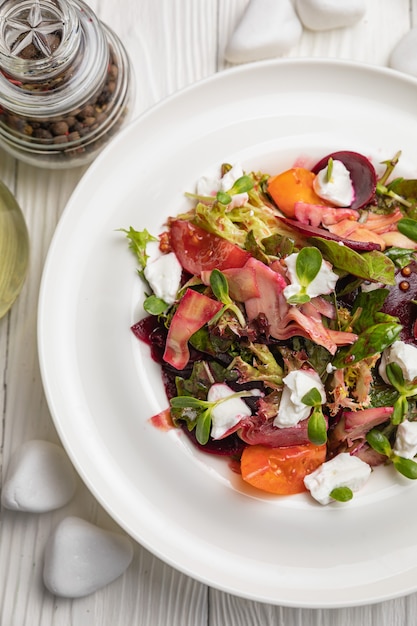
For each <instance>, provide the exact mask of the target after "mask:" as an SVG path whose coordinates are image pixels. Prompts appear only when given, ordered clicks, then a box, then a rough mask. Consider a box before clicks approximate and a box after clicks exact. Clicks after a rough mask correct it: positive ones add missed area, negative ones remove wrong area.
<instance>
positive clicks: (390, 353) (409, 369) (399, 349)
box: [378, 341, 417, 385]
mask: <svg viewBox="0 0 417 626" xmlns="http://www.w3.org/2000/svg"><path fill="white" fill-rule="evenodd" d="M388 363H397V364H398V365H399V366H400V368H401V371H402V373H403V376H404V379H405V380H408V381H412V380H414V378H416V377H417V347H416V346H413V345H412V344H410V343H405V342H404V341H394V343H393V344H392V346H390V347H389V348H386V350H384V352H383V353H382V357H381V362H380V365H379V369H378V371H379V375H380V376H381V378H382V380H384V381H385V382H386V383H387V384H388V385H389V384H390V382H389V379H388V376H387V373H386V368H387V365H388Z"/></svg>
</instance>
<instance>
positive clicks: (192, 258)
mask: <svg viewBox="0 0 417 626" xmlns="http://www.w3.org/2000/svg"><path fill="white" fill-rule="evenodd" d="M170 240H171V247H172V249H173V251H174V252H175V254H176V255H177V258H178V260H179V262H180V263H181V265H182V267H183V268H184V269H185V270H186V271H187V272H189V273H190V274H196V275H197V276H199V275H200V274H201V272H202V271H203V270H213V269H214V268H217V269H219V270H224V269H228V268H231V267H243V266H244V265H245V263H246V261H247V260H248V259H249V258H250V253H249V252H246V250H242V248H240V247H239V246H237V245H235V244H234V243H231V242H230V241H227V240H226V239H223V238H222V237H219V236H218V235H214V234H213V233H209V232H208V231H206V230H204V229H202V228H200V227H199V226H195V225H194V224H192V223H191V222H188V221H187V220H173V221H172V222H171V223H170Z"/></svg>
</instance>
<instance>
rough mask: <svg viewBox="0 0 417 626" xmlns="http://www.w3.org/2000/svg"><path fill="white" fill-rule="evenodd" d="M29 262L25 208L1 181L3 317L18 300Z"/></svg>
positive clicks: (0, 301) (0, 312) (0, 308)
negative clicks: (23, 212)
mask: <svg viewBox="0 0 417 626" xmlns="http://www.w3.org/2000/svg"><path fill="white" fill-rule="evenodd" d="M28 262H29V236H28V231H27V227H26V222H25V219H24V217H23V214H22V211H21V209H20V207H19V205H18V203H17V201H16V199H15V197H14V196H13V194H12V193H11V192H10V191H9V189H8V188H7V187H6V186H5V185H4V184H3V183H1V182H0V318H1V317H3V316H4V315H5V314H6V313H7V311H8V310H9V309H10V307H11V306H12V304H13V302H14V301H15V300H16V298H17V296H18V295H19V293H20V290H21V289H22V286H23V283H24V281H25V277H26V273H27V268H28Z"/></svg>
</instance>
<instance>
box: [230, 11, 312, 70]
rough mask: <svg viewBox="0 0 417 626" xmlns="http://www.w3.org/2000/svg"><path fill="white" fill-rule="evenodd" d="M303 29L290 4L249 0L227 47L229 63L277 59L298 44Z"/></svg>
mask: <svg viewBox="0 0 417 626" xmlns="http://www.w3.org/2000/svg"><path fill="white" fill-rule="evenodd" d="M302 30H303V29H302V26H301V23H300V20H299V19H298V17H297V14H296V13H295V10H294V7H293V5H292V2H291V0H250V1H249V4H248V5H247V7H246V9H245V12H244V14H243V16H242V18H241V20H240V22H239V23H238V25H237V27H236V29H235V31H234V33H233V34H232V36H231V38H230V41H229V43H228V45H227V47H226V51H225V58H226V60H227V61H229V62H230V63H247V62H250V61H259V60H261V59H268V58H273V57H277V56H280V55H283V54H285V53H286V52H288V51H289V50H290V49H291V48H292V47H293V46H295V44H296V43H297V42H298V40H299V38H300V36H301V33H302Z"/></svg>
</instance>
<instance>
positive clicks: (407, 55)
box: [388, 28, 417, 76]
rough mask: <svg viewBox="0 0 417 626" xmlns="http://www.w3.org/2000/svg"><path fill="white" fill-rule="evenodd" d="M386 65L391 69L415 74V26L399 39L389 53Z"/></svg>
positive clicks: (416, 35)
mask: <svg viewBox="0 0 417 626" xmlns="http://www.w3.org/2000/svg"><path fill="white" fill-rule="evenodd" d="M388 65H389V67H391V68H392V69H393V70H398V71H399V72H404V73H405V74H411V76H417V28H412V29H411V30H409V31H408V33H407V34H406V35H404V37H402V39H400V41H399V42H398V43H397V45H396V46H395V47H394V49H393V50H392V52H391V54H390V57H389V59H388Z"/></svg>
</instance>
